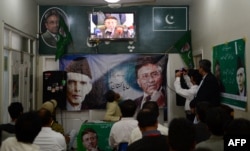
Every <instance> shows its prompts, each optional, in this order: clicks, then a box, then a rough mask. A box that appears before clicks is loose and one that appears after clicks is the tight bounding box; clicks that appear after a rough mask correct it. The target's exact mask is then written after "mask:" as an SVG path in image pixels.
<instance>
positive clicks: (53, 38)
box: [39, 7, 70, 54]
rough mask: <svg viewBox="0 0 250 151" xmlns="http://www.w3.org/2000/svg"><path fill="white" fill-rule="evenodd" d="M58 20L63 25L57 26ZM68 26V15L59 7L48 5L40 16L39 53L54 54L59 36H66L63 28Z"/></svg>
mask: <svg viewBox="0 0 250 151" xmlns="http://www.w3.org/2000/svg"><path fill="white" fill-rule="evenodd" d="M60 21H63V22H64V23H65V26H67V27H63V26H59V23H60ZM64 28H67V29H69V28H70V25H69V18H68V15H67V14H66V13H65V11H64V10H62V9H60V8H59V7H50V8H48V9H47V10H46V11H44V13H43V14H42V16H41V18H40V29H39V30H40V38H39V50H44V52H43V51H40V53H41V52H42V53H46V54H55V53H56V47H57V46H56V45H57V42H58V41H59V40H60V37H66V32H65V29H64Z"/></svg>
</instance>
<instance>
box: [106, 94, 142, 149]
mask: <svg viewBox="0 0 250 151" xmlns="http://www.w3.org/2000/svg"><path fill="white" fill-rule="evenodd" d="M136 108H137V106H136V104H135V102H134V101H132V100H130V99H129V100H125V101H123V102H122V103H121V104H120V109H121V112H122V118H121V120H120V121H118V122H116V123H114V125H113V126H112V128H111V130H110V134H109V145H110V146H111V147H112V148H116V149H118V148H119V144H120V143H123V142H127V143H128V141H129V138H130V134H131V132H132V130H133V129H135V128H136V127H137V124H138V122H137V120H135V119H134V117H133V116H134V114H135V111H136Z"/></svg>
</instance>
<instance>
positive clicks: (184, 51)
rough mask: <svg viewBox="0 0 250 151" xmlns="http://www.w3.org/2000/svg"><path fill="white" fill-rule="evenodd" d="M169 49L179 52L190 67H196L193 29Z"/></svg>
mask: <svg viewBox="0 0 250 151" xmlns="http://www.w3.org/2000/svg"><path fill="white" fill-rule="evenodd" d="M168 51H171V52H178V53H179V54H180V55H181V58H182V60H183V61H184V63H185V64H186V65H187V67H188V68H194V60H193V54H192V47H191V31H190V30H189V31H187V32H186V33H185V34H184V35H183V36H182V37H181V38H180V39H179V40H178V41H177V42H176V43H175V44H174V45H173V46H172V47H171V48H170V49H169V50H168Z"/></svg>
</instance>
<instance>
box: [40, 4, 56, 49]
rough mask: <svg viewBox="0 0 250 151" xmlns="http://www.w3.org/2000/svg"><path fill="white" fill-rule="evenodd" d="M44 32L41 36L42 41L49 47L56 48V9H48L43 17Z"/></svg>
mask: <svg viewBox="0 0 250 151" xmlns="http://www.w3.org/2000/svg"><path fill="white" fill-rule="evenodd" d="M44 18H45V23H44V24H45V27H46V29H47V30H46V32H45V33H43V34H42V39H43V41H44V42H45V44H47V45H48V46H50V47H56V43H57V41H58V40H59V36H58V33H59V20H60V15H59V13H58V11H57V10H56V9H50V10H48V11H47V13H46V14H45V16H44Z"/></svg>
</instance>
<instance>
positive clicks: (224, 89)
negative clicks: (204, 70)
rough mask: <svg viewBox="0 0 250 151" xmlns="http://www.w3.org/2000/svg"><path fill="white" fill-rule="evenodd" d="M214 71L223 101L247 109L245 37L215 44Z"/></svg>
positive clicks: (234, 106) (237, 107)
mask: <svg viewBox="0 0 250 151" xmlns="http://www.w3.org/2000/svg"><path fill="white" fill-rule="evenodd" d="M213 71H214V74H215V76H216V78H217V79H218V82H219V84H220V91H221V95H222V103H224V104H227V105H229V106H232V107H233V108H236V109H240V110H246V105H247V88H246V81H247V77H246V64H245V39H238V40H235V41H231V42H228V43H225V44H220V45H217V46H214V47H213Z"/></svg>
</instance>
